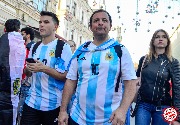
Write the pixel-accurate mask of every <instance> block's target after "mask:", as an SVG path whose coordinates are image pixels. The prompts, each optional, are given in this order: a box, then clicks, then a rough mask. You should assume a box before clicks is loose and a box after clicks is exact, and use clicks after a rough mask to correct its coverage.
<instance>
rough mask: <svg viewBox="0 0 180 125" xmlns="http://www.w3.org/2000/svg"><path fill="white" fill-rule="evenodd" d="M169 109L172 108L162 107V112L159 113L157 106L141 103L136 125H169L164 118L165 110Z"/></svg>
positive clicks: (136, 116)
mask: <svg viewBox="0 0 180 125" xmlns="http://www.w3.org/2000/svg"><path fill="white" fill-rule="evenodd" d="M168 107H170V106H161V109H162V110H160V111H157V110H156V106H155V105H153V104H149V103H145V102H140V103H139V106H138V109H137V112H136V115H135V125H150V123H151V125H169V123H168V122H166V121H165V120H164V118H163V109H164V108H168Z"/></svg>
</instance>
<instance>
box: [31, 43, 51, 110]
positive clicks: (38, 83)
mask: <svg viewBox="0 0 180 125" xmlns="http://www.w3.org/2000/svg"><path fill="white" fill-rule="evenodd" d="M47 48H48V46H42V48H41V51H40V55H39V61H42V60H43V59H45V55H46V51H47ZM41 74H42V72H37V73H36V84H35V89H36V93H38V94H39V95H37V96H36V99H35V103H34V107H35V109H40V108H41V107H40V106H41V100H42V98H41V97H42V89H41ZM42 84H43V83H42Z"/></svg>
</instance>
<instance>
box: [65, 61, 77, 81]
mask: <svg viewBox="0 0 180 125" xmlns="http://www.w3.org/2000/svg"><path fill="white" fill-rule="evenodd" d="M69 65H70V67H69V71H68V73H67V76H66V78H67V79H70V80H77V74H78V62H77V58H73V59H72V61H71V63H70V64H69Z"/></svg>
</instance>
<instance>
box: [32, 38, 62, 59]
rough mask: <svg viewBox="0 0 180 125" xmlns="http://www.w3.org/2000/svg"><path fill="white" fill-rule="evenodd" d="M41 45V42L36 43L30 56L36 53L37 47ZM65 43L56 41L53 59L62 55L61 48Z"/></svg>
mask: <svg viewBox="0 0 180 125" xmlns="http://www.w3.org/2000/svg"><path fill="white" fill-rule="evenodd" d="M41 43H42V41H39V42H37V43H36V44H35V45H34V47H33V49H32V56H33V54H34V53H35V52H36V49H37V48H38V46H39V45H40V44H41ZM64 44H65V42H64V41H62V40H58V41H57V45H56V50H55V57H56V58H58V57H61V54H62V50H63V46H64Z"/></svg>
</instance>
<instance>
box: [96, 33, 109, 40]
mask: <svg viewBox="0 0 180 125" xmlns="http://www.w3.org/2000/svg"><path fill="white" fill-rule="evenodd" d="M94 38H95V39H96V40H97V41H104V40H106V38H107V34H94Z"/></svg>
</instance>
